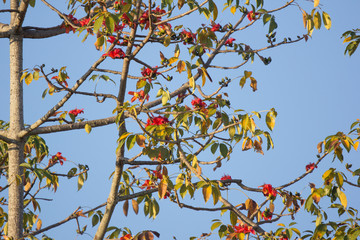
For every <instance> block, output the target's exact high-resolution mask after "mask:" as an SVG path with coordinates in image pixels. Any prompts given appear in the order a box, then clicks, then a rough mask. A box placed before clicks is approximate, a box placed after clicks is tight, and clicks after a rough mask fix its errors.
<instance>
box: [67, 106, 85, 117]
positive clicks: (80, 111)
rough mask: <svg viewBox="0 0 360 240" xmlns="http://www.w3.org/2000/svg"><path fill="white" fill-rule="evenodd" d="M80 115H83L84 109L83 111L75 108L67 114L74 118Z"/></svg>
mask: <svg viewBox="0 0 360 240" xmlns="http://www.w3.org/2000/svg"><path fill="white" fill-rule="evenodd" d="M80 113H84V109H83V108H82V109H77V108H75V109H73V110H70V111H69V114H72V115H74V117H76V116H77V115H78V114H80Z"/></svg>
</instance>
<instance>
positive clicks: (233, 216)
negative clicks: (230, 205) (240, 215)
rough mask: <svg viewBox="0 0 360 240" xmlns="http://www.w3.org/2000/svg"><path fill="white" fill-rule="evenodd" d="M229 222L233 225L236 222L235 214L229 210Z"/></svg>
mask: <svg viewBox="0 0 360 240" xmlns="http://www.w3.org/2000/svg"><path fill="white" fill-rule="evenodd" d="M230 223H231V225H233V226H235V225H236V223H237V216H236V214H235V213H234V212H233V211H230Z"/></svg>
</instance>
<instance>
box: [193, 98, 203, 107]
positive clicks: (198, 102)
mask: <svg viewBox="0 0 360 240" xmlns="http://www.w3.org/2000/svg"><path fill="white" fill-rule="evenodd" d="M191 105H193V107H194V108H200V109H201V108H205V107H206V106H207V105H206V103H204V102H203V101H202V100H201V99H200V98H195V99H194V100H192V101H191Z"/></svg>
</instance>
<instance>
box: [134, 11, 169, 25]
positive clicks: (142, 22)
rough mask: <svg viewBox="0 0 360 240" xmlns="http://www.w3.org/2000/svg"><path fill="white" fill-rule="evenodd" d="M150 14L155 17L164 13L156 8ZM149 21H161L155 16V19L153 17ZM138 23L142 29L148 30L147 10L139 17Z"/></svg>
mask: <svg viewBox="0 0 360 240" xmlns="http://www.w3.org/2000/svg"><path fill="white" fill-rule="evenodd" d="M151 12H152V13H153V14H155V15H161V14H164V13H165V12H166V11H165V10H163V9H160V8H159V7H157V8H156V9H155V10H152V11H151ZM151 20H152V22H153V23H156V22H159V21H161V17H158V16H156V17H153V18H152V19H151ZM139 23H140V26H141V27H143V28H145V29H148V28H149V10H147V11H145V12H144V13H143V14H142V15H141V16H140V18H139Z"/></svg>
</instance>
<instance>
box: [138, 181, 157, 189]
mask: <svg viewBox="0 0 360 240" xmlns="http://www.w3.org/2000/svg"><path fill="white" fill-rule="evenodd" d="M140 188H141V189H144V188H146V190H149V189H152V188H155V186H154V185H153V182H152V181H151V180H149V179H148V180H145V182H144V184H143V185H141V186H140Z"/></svg>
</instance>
